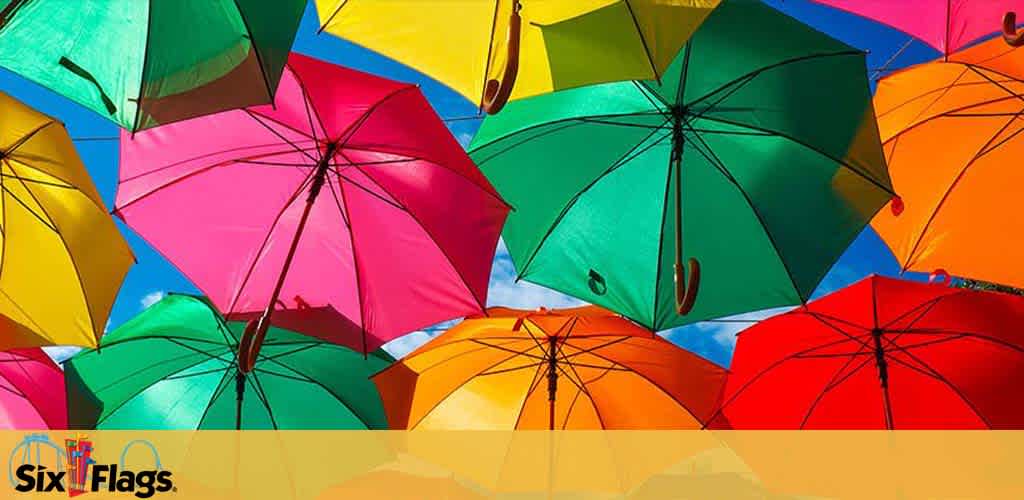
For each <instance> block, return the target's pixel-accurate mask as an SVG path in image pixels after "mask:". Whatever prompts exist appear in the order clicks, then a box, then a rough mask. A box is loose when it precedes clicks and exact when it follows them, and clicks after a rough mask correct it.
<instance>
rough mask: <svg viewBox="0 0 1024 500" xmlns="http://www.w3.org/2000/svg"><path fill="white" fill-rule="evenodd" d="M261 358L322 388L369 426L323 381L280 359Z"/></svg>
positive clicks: (366, 423)
mask: <svg viewBox="0 0 1024 500" xmlns="http://www.w3.org/2000/svg"><path fill="white" fill-rule="evenodd" d="M261 359H266V360H267V361H269V362H271V363H273V364H275V365H278V366H280V367H281V368H284V369H285V370H288V371H290V372H292V373H295V374H296V375H298V376H299V377H301V378H304V379H305V380H304V381H305V382H307V383H310V384H313V385H315V386H317V387H319V388H320V389H323V391H324V392H326V393H327V394H330V395H331V396H332V397H333V398H334V399H336V400H337V401H338V402H339V403H341V405H342V406H344V407H345V408H346V409H348V411H349V413H351V414H352V415H353V416H354V417H356V419H358V420H359V421H360V422H362V424H363V425H365V426H366V427H367V428H369V427H371V424H370V423H369V422H367V421H366V420H364V419H363V416H362V415H360V414H359V413H358V412H357V411H356V409H355V408H353V407H352V406H351V405H349V404H348V402H347V401H345V399H344V398H343V397H342V396H341V395H340V394H338V393H336V392H334V391H333V390H331V389H330V388H328V387H327V386H326V385H324V384H323V383H321V382H319V381H317V380H315V379H314V378H313V377H310V376H309V375H306V374H305V373H303V372H301V371H299V370H297V369H295V368H293V367H290V366H288V365H286V364H284V363H282V362H280V361H278V360H276V359H270V358H261ZM261 371H263V372H264V373H268V374H270V375H275V376H282V377H284V376H285V375H282V374H278V373H273V372H269V371H267V370H261Z"/></svg>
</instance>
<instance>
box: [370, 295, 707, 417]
mask: <svg viewBox="0 0 1024 500" xmlns="http://www.w3.org/2000/svg"><path fill="white" fill-rule="evenodd" d="M724 378H725V370H724V369H722V368H720V367H718V366H717V365H715V364H714V363H711V362H710V361H707V360H705V359H703V358H701V357H698V356H696V355H694V354H691V353H689V352H687V351H684V350H682V349H680V348H678V347H676V346H674V345H673V344H671V343H670V342H668V341H667V340H664V339H662V338H661V337H659V336H657V335H656V334H654V333H653V332H651V331H650V330H647V329H645V328H642V327H640V326H637V325H635V324H633V323H631V322H629V321H627V320H625V319H623V318H622V317H620V316H617V315H615V314H613V313H611V312H609V311H606V310H604V309H601V308H598V307H594V306H585V307H579V308H574V309H561V310H550V311H549V310H546V309H541V310H538V311H522V310H515V309H506V308H498V307H492V308H489V309H488V310H487V316H486V317H478V318H472V319H467V320H465V321H463V322H462V323H460V324H459V325H457V326H455V327H454V328H452V329H450V330H448V331H447V332H445V333H444V334H442V335H441V336H439V337H437V338H435V339H433V340H431V341H430V342H428V343H427V344H425V345H424V346H422V347H420V348H419V349H417V350H415V351H413V352H412V353H410V354H409V355H408V356H406V357H405V358H404V359H402V360H401V361H399V362H398V363H396V364H394V365H392V366H390V367H388V368H387V369H386V370H384V371H383V372H381V373H379V374H377V375H375V376H374V382H376V383H377V386H378V387H379V388H380V390H381V394H382V396H383V398H384V407H385V409H386V410H387V413H388V422H389V424H390V425H391V427H392V428H397V429H449V430H456V429H489V430H520V429H549V430H554V429H559V430H562V429H594V430H599V429H693V428H700V426H701V425H702V423H703V422H704V421H705V418H706V417H707V416H708V415H709V414H710V413H709V412H710V411H712V410H713V409H714V408H713V407H714V405H715V404H717V403H718V396H719V392H720V387H721V383H722V380H723V379H724Z"/></svg>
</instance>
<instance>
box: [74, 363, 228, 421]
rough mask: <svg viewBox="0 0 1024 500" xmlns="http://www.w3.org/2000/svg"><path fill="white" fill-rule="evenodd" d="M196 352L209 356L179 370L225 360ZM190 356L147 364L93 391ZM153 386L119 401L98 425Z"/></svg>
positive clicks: (100, 390)
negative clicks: (211, 361) (214, 360)
mask: <svg viewBox="0 0 1024 500" xmlns="http://www.w3.org/2000/svg"><path fill="white" fill-rule="evenodd" d="M196 352H198V353H200V354H202V355H205V356H207V357H205V358H201V359H200V360H199V361H196V362H195V363H193V364H190V365H187V366H184V367H182V369H181V370H179V372H180V371H185V370H188V369H191V368H194V367H196V366H198V365H200V364H202V363H205V362H207V361H210V360H213V359H216V360H218V361H223V360H222V359H220V357H219V356H210V355H209V354H208V353H205V352H203V351H196ZM189 356H193V354H187V355H183V356H180V357H177V358H172V359H165V360H163V361H158V362H157V363H155V364H152V365H147V366H146V367H145V368H142V369H141V370H137V371H136V372H134V373H131V374H128V375H125V376H124V377H122V378H119V379H117V380H115V381H113V382H111V383H109V384H107V385H105V386H103V387H101V388H99V389H96V390H95V391H93V392H95V393H99V392H102V391H105V390H107V389H110V388H111V387H113V386H115V385H117V384H119V383H121V382H124V381H125V380H128V379H129V378H131V377H134V376H136V375H138V374H139V373H141V372H143V371H145V370H148V369H150V368H153V367H155V366H159V365H161V364H165V363H170V362H172V361H179V360H182V359H185V358H186V357H189ZM229 371H230V370H228V369H227V368H226V367H225V368H224V372H225V374H226V373H228V372H229ZM225 376H226V375H225ZM159 381H160V380H157V382H159ZM222 382H223V379H222ZM151 387H153V384H150V385H147V386H145V387H143V388H141V389H139V390H138V391H135V392H134V393H133V394H132V395H131V396H128V397H126V398H124V400H123V401H121V403H119V404H118V405H117V406H115V407H114V408H113V409H111V410H110V411H109V412H108V413H107V415H106V416H105V417H103V418H100V419H99V420H98V421H97V422H96V423H97V425H98V424H100V423H102V422H103V421H105V420H106V419H108V418H110V417H111V416H113V415H114V414H115V413H117V412H118V411H119V410H120V409H121V408H123V407H124V406H125V405H127V404H128V403H130V402H131V401H132V400H133V399H135V398H137V397H139V395H141V394H142V393H143V392H146V391H147V390H149V389H150V388H151ZM213 399H216V398H213ZM213 399H211V402H212V401H213ZM200 422H202V418H200Z"/></svg>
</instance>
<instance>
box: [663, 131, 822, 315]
mask: <svg viewBox="0 0 1024 500" xmlns="http://www.w3.org/2000/svg"><path fill="white" fill-rule="evenodd" d="M683 126H684V127H686V129H687V130H689V131H690V132H693V129H692V128H691V127H690V124H689V123H688V122H687V123H684V124H683ZM693 135H694V137H696V138H697V142H699V143H700V145H702V146H703V149H702V148H701V147H700V146H698V145H697V144H694V146H696V147H694V149H696V150H697V152H698V153H700V154H701V156H703V157H704V159H706V160H707V161H708V163H710V164H711V165H712V166H714V167H715V169H716V170H718V171H719V173H721V174H722V176H723V177H725V179H726V180H727V181H729V183H730V184H732V185H733V186H735V187H736V191H737V192H739V194H740V196H742V197H743V199H744V200H745V201H746V203H747V207H749V208H750V212H751V213H752V214H754V217H755V218H756V219H757V222H758V225H759V226H761V231H762V232H764V235H765V237H767V238H768V242H769V243H770V244H771V246H772V249H773V250H774V251H775V255H776V256H777V257H778V259H779V263H780V264H782V268H783V269H785V270H786V276H787V277H789V283H790V284H791V285H793V290H794V291H795V292H796V293H797V295H798V296H799V297H800V299H801V302H803V301H804V300H806V298H805V297H804V293H803V292H802V291H801V290H800V286H798V285H797V284H796V278H794V277H793V271H792V270H791V269H790V267H789V263H788V262H786V257H785V256H784V255H783V254H782V249H781V248H779V244H778V242H776V241H775V236H774V235H773V234H772V233H771V231H769V230H768V224H767V222H766V221H765V220H764V217H762V216H761V213H760V212H758V210H757V207H756V206H755V205H754V200H751V199H750V196H749V195H748V194H747V192H746V190H744V189H743V186H742V185H740V183H739V181H738V180H736V178H735V177H734V176H733V175H732V173H731V172H729V169H728V168H727V167H726V166H725V163H723V162H722V160H721V158H719V157H718V155H717V154H715V151H714V150H713V149H712V148H711V146H710V145H709V144H708V143H707V142H706V141H704V138H703V137H701V135H700V134H698V133H696V132H693ZM691 143H692V141H691ZM704 149H707V152H706V153H705V152H704ZM826 272H827V270H826ZM811 292H813V290H811ZM808 293H810V292H808Z"/></svg>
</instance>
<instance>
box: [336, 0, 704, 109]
mask: <svg viewBox="0 0 1024 500" xmlns="http://www.w3.org/2000/svg"><path fill="white" fill-rule="evenodd" d="M720 1H721V0H389V1H387V2H374V1H350V0H316V7H317V12H318V13H319V16H320V24H321V30H322V31H327V32H328V33H332V34H334V35H337V36H339V37H341V38H344V39H346V40H349V41H351V42H353V43H356V44H359V45H362V46H364V47H366V48H369V49H371V50H373V51H375V52H379V53H381V54H383V55H385V56H388V57H390V58H392V59H395V60H397V61H399V62H402V63H403V64H406V65H408V66H411V67H412V68H414V69H416V70H418V71H420V72H423V73H425V74H427V75H428V76H430V77H432V78H434V79H436V80H438V81H440V82H441V83H444V84H445V85H448V86H449V87H451V88H452V89H454V90H455V91H456V92H458V93H460V94H462V95H463V96H465V97H466V98H467V99H469V100H470V101H472V102H474V103H475V102H480V103H481V105H482V107H484V109H488V106H487V102H488V98H490V99H492V100H497V101H501V102H500V103H498V104H496V105H495V106H494V108H493V109H488V110H489V111H491V112H497V111H498V110H500V108H501V104H503V101H504V100H505V99H508V98H511V99H519V98H522V97H529V96H532V95H536V94H543V93H546V92H552V91H555V90H561V89H567V88H572V87H578V86H582V85H590V84H594V83H602V82H610V81H621V80H656V79H660V78H661V75H662V74H663V72H664V71H665V70H666V68H668V66H669V64H670V63H671V62H672V59H673V58H674V57H675V55H676V53H678V52H679V49H680V48H681V47H682V46H683V44H684V43H686V41H687V40H688V39H689V38H690V35H692V34H693V32H694V31H696V29H697V28H698V27H699V26H700V24H701V23H702V22H704V19H705V18H706V17H707V16H708V14H710V13H711V11H712V10H714V8H715V7H717V6H718V4H719V2H720ZM517 74H518V76H517ZM492 81H493V82H494V83H493V84H490V83H489V82H492ZM489 86H490V87H491V88H489V89H488V87H489ZM485 89H487V90H488V93H487V96H486V97H485ZM499 89H502V90H499ZM503 91H507V92H508V94H506V95H504V96H501V97H499V96H497V94H501V93H502V92H503ZM502 97H504V99H502Z"/></svg>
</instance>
